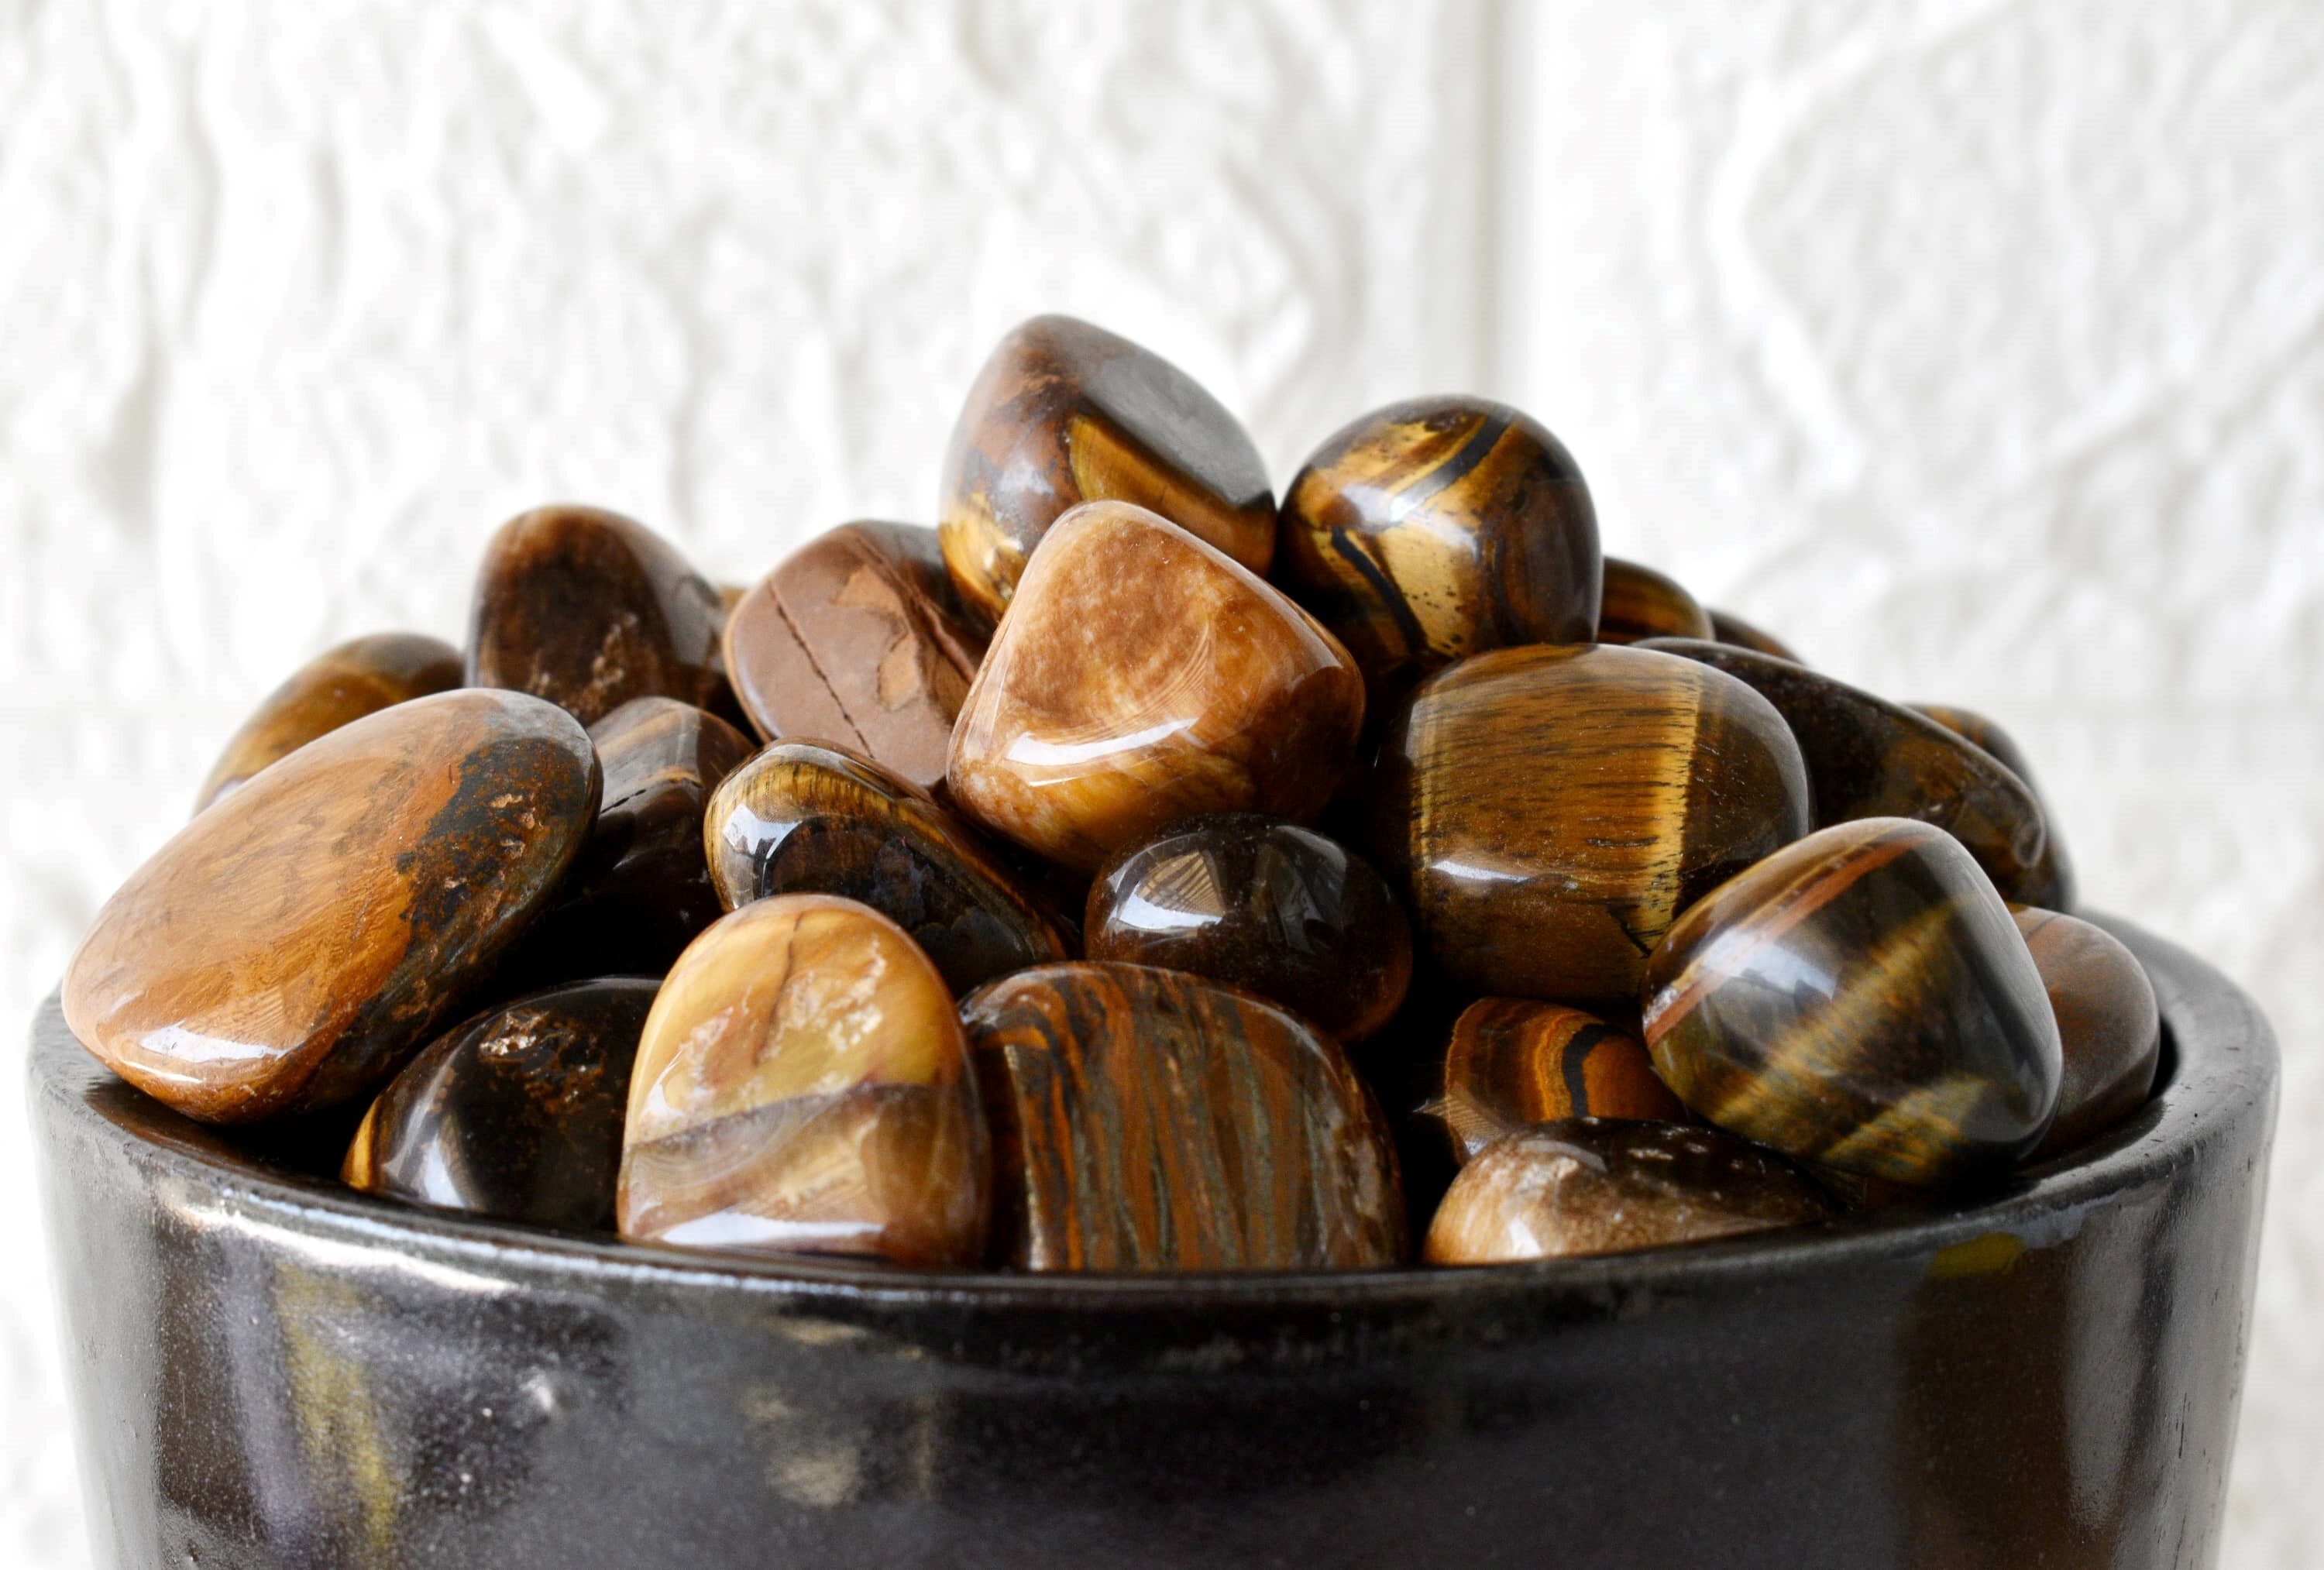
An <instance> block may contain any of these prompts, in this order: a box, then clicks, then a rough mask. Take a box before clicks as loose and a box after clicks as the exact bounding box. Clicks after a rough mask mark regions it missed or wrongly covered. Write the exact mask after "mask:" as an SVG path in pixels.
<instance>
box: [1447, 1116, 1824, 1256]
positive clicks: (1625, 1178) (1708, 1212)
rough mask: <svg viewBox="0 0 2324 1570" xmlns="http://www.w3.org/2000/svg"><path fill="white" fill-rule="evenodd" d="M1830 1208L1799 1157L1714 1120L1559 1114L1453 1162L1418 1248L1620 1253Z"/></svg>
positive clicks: (1809, 1216) (1812, 1215)
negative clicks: (1457, 1167) (1699, 1123)
mask: <svg viewBox="0 0 2324 1570" xmlns="http://www.w3.org/2000/svg"><path fill="white" fill-rule="evenodd" d="M1832 1214H1833V1210H1832V1206H1831V1201H1829V1200H1828V1199H1826V1198H1824V1196H1823V1193H1822V1191H1821V1189H1818V1188H1817V1187H1816V1186H1815V1184H1814V1183H1812V1182H1811V1181H1810V1180H1808V1178H1807V1177H1806V1176H1805V1175H1804V1174H1803V1173H1802V1172H1801V1171H1799V1169H1798V1168H1796V1167H1794V1166H1793V1165H1792V1164H1791V1163H1790V1162H1789V1161H1785V1160H1784V1158H1783V1157H1781V1156H1779V1155H1777V1154H1776V1153H1775V1152H1773V1151H1767V1150H1762V1149H1760V1148H1759V1147H1758V1146H1757V1145H1754V1144H1752V1143H1749V1142H1748V1141H1746V1140H1739V1139H1737V1138H1736V1137H1735V1136H1734V1135H1732V1134H1722V1133H1720V1131H1719V1130H1718V1129H1715V1128H1700V1127H1685V1126H1681V1125H1674V1124H1667V1123H1642V1122H1635V1121H1629V1120H1611V1119H1604V1118H1595V1117H1574V1118H1564V1119H1561V1120H1559V1121H1557V1122H1554V1123H1545V1124H1542V1125H1538V1126H1536V1127H1534V1128H1528V1129H1525V1130H1522V1131H1520V1132H1518V1133H1516V1134H1508V1135H1505V1136H1504V1137H1502V1138H1500V1139H1499V1140H1496V1141H1495V1142H1494V1143H1492V1144H1490V1145H1489V1146H1488V1147H1486V1149H1485V1150H1484V1151H1483V1152H1480V1154H1479V1155H1478V1156H1477V1158H1476V1159H1475V1160H1474V1161H1471V1162H1470V1163H1469V1164H1468V1165H1467V1166H1465V1167H1463V1168H1462V1169H1461V1175H1460V1176H1459V1177H1457V1178H1455V1179H1453V1180H1452V1188H1451V1189H1449V1190H1448V1191H1447V1192H1446V1194H1445V1196H1444V1202H1443V1204H1441V1205H1439V1206H1438V1207H1436V1218H1435V1220H1434V1222H1432V1223H1431V1224H1430V1226H1429V1228H1428V1242H1427V1245H1426V1247H1425V1250H1424V1253H1423V1257H1424V1258H1425V1259H1426V1260H1427V1262H1429V1263H1430V1264H1444V1265H1463V1264H1504V1263H1508V1262H1514V1261H1518V1260H1528V1259H1563V1258H1572V1257H1575V1256H1579V1255H1583V1254H1597V1253H1626V1252H1628V1250H1631V1249H1635V1248H1655V1247H1658V1246H1660V1245H1662V1244H1671V1243H1697V1242H1701V1241H1702V1240H1704V1239H1707V1238H1713V1237H1734V1236H1737V1235H1741V1234H1743V1233H1748V1232H1766V1231H1769V1230H1772V1229H1773V1228H1775V1227H1779V1226H1805V1225H1807V1224H1808V1223H1810V1222H1814V1221H1822V1220H1826V1219H1828V1218H1830V1217H1831V1215H1832Z"/></svg>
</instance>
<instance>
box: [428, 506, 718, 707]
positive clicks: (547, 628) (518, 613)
mask: <svg viewBox="0 0 2324 1570" xmlns="http://www.w3.org/2000/svg"><path fill="white" fill-rule="evenodd" d="M725 620H726V613H725V609H724V606H723V605H722V604H721V603H720V601H719V597H718V591H717V590H716V589H715V587H713V586H712V585H711V583H710V582H709V581H708V580H707V579H705V578H704V577H703V576H702V575H701V574H698V573H696V571H695V570H694V569H693V568H692V567H690V566H688V565H687V563H686V560H685V558H684V557H682V556H680V555H678V551H677V550H676V548H675V547H673V546H671V545H670V544H669V541H667V540H665V539H663V538H662V537H660V536H659V535H658V534H655V533H654V532H653V531H652V530H651V529H649V528H646V527H645V526H644V525H643V524H641V523H638V522H636V521H635V520H633V519H627V518H623V517H622V515H621V514H619V513H617V512H606V511H603V510H600V509H597V508H594V507H541V508H536V509H534V510H532V511H530V512H526V513H520V514H519V515H518V516H517V517H515V518H512V519H510V520H509V521H508V522H507V523H505V524H503V525H502V526H501V528H500V529H499V531H498V532H497V533H495V534H494V535H493V537H492V540H491V542H490V543H489V544H487V545H486V546H485V547H484V565H483V566H482V567H480V568H479V569H478V570H477V574H476V592H475V601H474V604H473V606H472V608H471V610H470V611H469V617H468V684H469V685H471V686H478V687H510V688H513V689H514V690H516V691H518V692H521V693H532V694H533V695H534V696H536V697H541V698H547V699H548V700H549V702H552V703H556V704H558V705H559V706H561V707H562V708H565V709H567V710H568V711H570V712H571V713H572V714H573V715H574V716H575V718H576V719H578V720H579V721H581V722H582V723H583V724H584V725H588V724H594V723H595V721H599V720H602V719H604V717H605V716H606V715H607V714H610V713H612V712H613V711H614V710H615V709H618V708H620V707H621V706H622V704H623V703H626V702H629V701H630V700H631V699H632V698H653V697H659V698H676V699H678V700H679V701H680V702H687V703H692V704H694V705H696V707H708V706H709V705H710V704H711V703H712V702H714V701H715V695H716V689H717V686H718V678H719V672H718V668H717V650H718V637H719V632H720V629H722V628H723V626H724V623H725Z"/></svg>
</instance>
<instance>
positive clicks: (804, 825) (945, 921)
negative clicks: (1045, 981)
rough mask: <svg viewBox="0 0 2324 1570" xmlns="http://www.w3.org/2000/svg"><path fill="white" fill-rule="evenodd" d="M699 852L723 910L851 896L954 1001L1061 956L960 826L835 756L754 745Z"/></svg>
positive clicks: (907, 788) (1048, 927)
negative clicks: (936, 976) (896, 929)
mask: <svg viewBox="0 0 2324 1570" xmlns="http://www.w3.org/2000/svg"><path fill="white" fill-rule="evenodd" d="M701 844H702V846H703V848H704V849H706V850H707V852H708V856H709V863H710V875H711V877H712V879H713V881H714V882H715V884H716V886H717V889H718V897H719V898H720V899H721V900H723V901H724V902H725V904H726V905H727V906H728V908H730V909H733V908H737V907H740V906H742V905H746V904H750V902H752V900H756V899H764V898H766V897H767V896H768V895H780V894H828V895H842V896H844V897H845V898H848V899H853V900H859V901H861V902H862V903H863V904H867V905H870V906H871V908H872V909H874V910H876V911H878V912H880V913H881V914H883V915H885V916H887V917H888V918H889V919H890V921H893V922H894V923H897V924H898V925H899V926H900V927H902V928H903V929H904V931H905V932H908V933H909V934H910V935H911V938H912V941H914V942H916V943H918V945H919V946H920V947H921V948H922V949H924V950H927V956H928V958H929V959H932V960H934V961H935V962H936V969H938V970H939V971H941V972H942V973H943V975H944V978H945V982H946V983H947V984H948V985H949V986H950V987H952V988H953V990H954V991H955V992H965V991H967V990H968V989H969V988H970V987H975V986H977V985H979V984H981V983H982V982H985V981H989V980H991V978H993V977H995V976H1001V975H1005V974H1007V973H1008V972H1009V971H1011V970H1021V969H1024V968H1025V967H1026V966H1028V965H1038V964H1042V963H1044V962H1046V961H1048V960H1052V959H1065V957H1066V954H1067V950H1066V947H1065V940H1064V938H1063V937H1062V935H1061V934H1060V933H1059V932H1057V930H1056V925H1055V924H1054V923H1052V922H1051V921H1050V920H1049V919H1048V917H1047V914H1046V913H1045V912H1044V911H1043V909H1042V908H1041V905H1040V904H1039V903H1038V901H1037V899H1036V898H1035V897H1034V896H1032V895H1028V893H1027V892H1026V890H1025V888H1024V886H1022V884H1021V883H1020V882H1019V880H1018V879H1017V878H1016V877H1014V876H1012V874H1011V873H1010V869H1009V868H1007V867H1006V866H1004V865H1003V864H1002V862H1001V858H999V856H997V855H996V854H995V853H994V852H993V850H992V849H991V847H989V846H987V845H986V844H985V843H984V842H983V841H982V840H980V839H979V838H978V837H977V836H976V834H975V833H974V832H973V831H972V830H971V829H970V828H969V827H968V826H967V825H966V824H965V823H963V822H961V821H960V820H959V819H957V818H955V817H954V815H953V814H952V813H948V812H946V811H945V810H944V809H943V808H942V807H940V806H938V805H937V804H936V803H935V802H933V801H931V800H930V799H929V798H928V796H927V793H926V792H924V791H919V790H916V789H914V788H913V787H912V786H911V785H908V784H907V783H905V782H904V781H903V780H901V779H899V778H898V777H897V776H894V775H892V774H890V773H888V772H887V771H886V770H885V769H882V768H881V767H879V766H878V765H877V764H875V763H872V762H871V761H870V760H868V759H866V758H862V757H853V756H851V755H850V754H848V753H845V752H843V751H841V750H840V749H839V748H835V747H820V746H817V745H816V744H815V743H813V742H807V741H778V742H775V743H773V744H772V745H771V746H769V747H767V748H763V749H761V751H760V752H759V754H758V755H757V756H756V757H752V759H751V760H750V762H748V763H746V764H744V765H743V766H742V767H741V768H739V769H737V770H735V771H734V773H733V774H732V775H731V776H728V777H727V779H726V782H725V783H724V785H721V786H720V787H719V788H718V790H717V792H716V793H715V794H714V795H713V796H712V798H711V803H710V811H709V813H708V816H707V817H706V818H705V821H704V824H703V831H702V839H701ZM699 854H700V853H699V852H697V858H698V857H699Z"/></svg>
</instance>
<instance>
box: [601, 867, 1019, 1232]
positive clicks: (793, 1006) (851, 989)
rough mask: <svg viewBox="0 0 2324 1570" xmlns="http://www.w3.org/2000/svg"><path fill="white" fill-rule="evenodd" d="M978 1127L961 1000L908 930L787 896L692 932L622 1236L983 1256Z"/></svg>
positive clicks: (675, 981) (651, 1063) (628, 1135)
mask: <svg viewBox="0 0 2324 1570" xmlns="http://www.w3.org/2000/svg"><path fill="white" fill-rule="evenodd" d="M988 1148H989V1147H988V1144H987V1141H986V1136H985V1127H984V1119H983V1117H982V1115H981V1114H980V1112H979V1110H978V1107H977V1094H976V1082H975V1080H974V1079H973V1077H972V1076H971V1074H970V1073H969V1068H968V1056H967V1046H966V1043H965V1042H964V1040H963V1039H962V1035H961V1028H960V1021H959V1020H958V1019H957V1018H956V1017H955V1016H954V1013H953V1001H952V993H951V990H950V989H949V988H947V987H945V984H944V978H943V977H941V976H939V975H937V974H936V967H935V966H933V965H931V964H930V963H928V959H927V956H926V955H924V954H922V953H921V952H920V950H918V947H916V946H915V945H914V944H913V942H912V941H911V939H909V938H908V937H907V936H905V935H904V931H903V929H902V928H900V927H899V926H897V925H896V923H893V922H891V921H890V920H889V919H888V918H887V917H885V916H883V915H881V914H880V913H879V912H877V911H875V910H872V909H871V908H870V907H869V906H866V905H862V904H856V903H855V902H854V901H853V900H844V899H835V898H832V897H830V896H828V895H813V894H799V895H779V896H777V897H775V898H772V899H765V900H761V901H759V902H758V903H756V904H749V905H745V906H743V907H742V909H741V910H738V911H736V912H734V913H733V914H731V915H728V916H725V917H724V918H722V919H721V920H720V921H719V922H718V923H717V924H716V925H715V926H713V927H712V928H711V929H710V930H709V931H708V932H705V933H703V934H702V936H701V937H700V938H698V939H696V941H695V942H694V944H693V946H692V947H691V948H689V949H687V951H686V952H685V953H684V954H683V955H682V956H680V957H679V959H678V963H677V964H676V965H675V966H673V967H672V968H671V969H670V973H669V978H667V979H666V980H665V981H664V982H663V983H662V987H661V992H660V995H659V996H657V997H656V998H655V999H654V1005H653V1012H652V1014H651V1015H649V1016H648V1017H647V1019H646V1024H645V1032H644V1034H643V1036H642V1038H641V1040H640V1042H639V1043H638V1055H637V1064H636V1067H635V1069H634V1070H633V1071H632V1074H631V1077H630V1099H629V1116H628V1122H627V1125H626V1126H625V1127H624V1129H623V1131H622V1171H621V1181H620V1186H619V1190H618V1195H617V1198H616V1212H617V1216H618V1218H619V1223H620V1227H621V1233H622V1236H624V1237H628V1238H632V1239H638V1240H644V1241H650V1242H658V1243H669V1244H683V1245H687V1246H693V1247H700V1248H723V1249H736V1250H742V1251H744V1252H750V1253H778V1254H780V1253H847V1254H863V1255H870V1256H871V1257H873V1258H877V1259H884V1260H889V1261H892V1262H897V1263H899V1264H917V1265H954V1266H958V1265H973V1264H975V1263H977V1262H979V1261H980V1259H981V1258H982V1254H983V1251H984V1239H985V1229H986V1226H987V1220H988V1216H989V1207H990V1203H991V1171H990V1164H989V1156H988Z"/></svg>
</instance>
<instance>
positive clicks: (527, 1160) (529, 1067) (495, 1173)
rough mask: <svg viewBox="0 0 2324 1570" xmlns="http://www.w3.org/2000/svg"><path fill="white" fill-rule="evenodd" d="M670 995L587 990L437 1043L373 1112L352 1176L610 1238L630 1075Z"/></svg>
mask: <svg viewBox="0 0 2324 1570" xmlns="http://www.w3.org/2000/svg"><path fill="white" fill-rule="evenodd" d="M658 985H659V984H658V983H656V982H653V981H650V980H648V979H645V978H640V977H625V978H613V979H604V980H595V981H582V982H576V983H574V984H572V985H570V986H566V987H553V988H550V989H549V990H548V991H545V992H538V993H534V994H533V995H532V996H529V997H523V998H520V999H518V1000H517V1001H516V1002H514V1003H509V1004H503V1005H501V1006H500V1007H498V1008H494V1009H491V1010H488V1011H487V1012H485V1013H484V1014H483V1015H478V1016H477V1017H475V1018H474V1019H471V1020H469V1021H468V1022H467V1023H466V1024H462V1025H459V1026H457V1027H456V1028H455V1029H453V1030H451V1031H449V1032H447V1033H445V1034H443V1035H441V1036H438V1038H437V1039H436V1040H435V1041H433V1042H430V1043H429V1045H428V1047H427V1048H426V1049H425V1050H424V1051H421V1052H420V1055H419V1056H418V1057H416V1058H414V1059H413V1060H411V1061H410V1064H409V1065H407V1066H406V1067H405V1069H404V1070H403V1071H402V1072H401V1073H400V1074H398V1075H397V1076H396V1077H395V1078H394V1079H392V1080H390V1081H389V1082H388V1086H387V1088H386V1089H384V1090H383V1091H381V1092H380V1094H379V1099H378V1100H376V1101H374V1102H373V1103H372V1105H371V1110H370V1111H369V1112H368V1113H366V1114H364V1120H363V1125H362V1126H361V1127H359V1128H357V1129H356V1130H355V1142H354V1143H352V1144H350V1145H349V1146H348V1147H347V1156H346V1163H345V1164H344V1165H343V1166H342V1167H341V1168H340V1170H339V1176H340V1178H341V1179H342V1180H345V1181H346V1184H347V1185H348V1186H349V1187H350V1188H354V1189H362V1190H363V1191H364V1192H365V1193H367V1194H377V1195H380V1196H381V1197H383V1198H390V1199H402V1200H406V1201H408V1202H410V1203H411V1204H415V1205H430V1206H434V1207H438V1208H439V1209H445V1210H466V1211H471V1212H473V1213H475V1214H476V1215H479V1216H493V1217H500V1218H502V1219H503V1220H508V1221H526V1222H530V1223H532V1224H533V1225H535V1226H561V1227H567V1228H570V1229H572V1230H576V1231H598V1232H606V1231H611V1230H612V1229H613V1181H614V1179H615V1177H616V1175H617V1174H618V1173H619V1171H620V1170H621V1164H622V1106H623V1105H624V1104H625V1103H626V1102H627V1100H628V1099H629V1093H630V1066H631V1063H632V1060H633V1059H634V1058H635V1057H636V1055H637V1050H638V1033H639V1032H640V1031H641V1030H642V1029H643V1028H644V1027H645V1023H646V1011H647V1010H648V1009H650V1008H651V1007H652V1006H653V1000H654V992H655V989H656V987H658Z"/></svg>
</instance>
